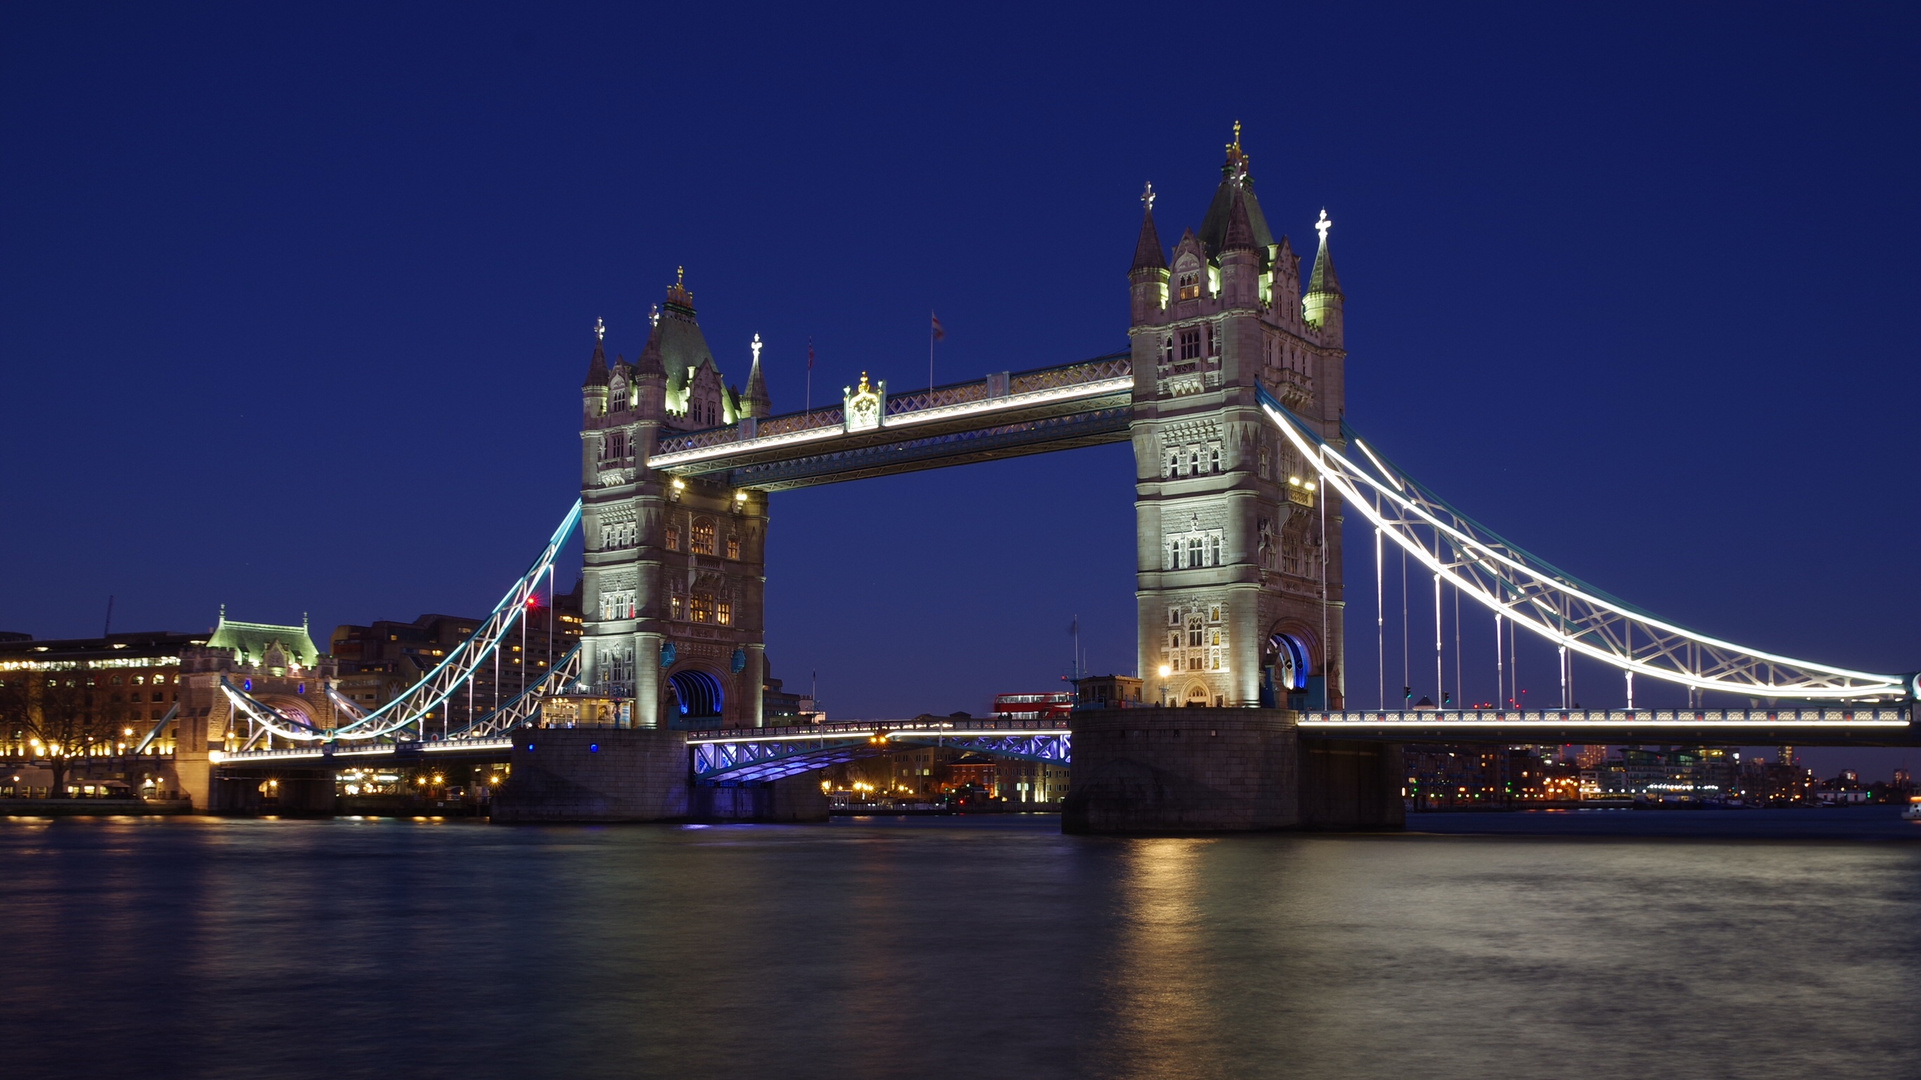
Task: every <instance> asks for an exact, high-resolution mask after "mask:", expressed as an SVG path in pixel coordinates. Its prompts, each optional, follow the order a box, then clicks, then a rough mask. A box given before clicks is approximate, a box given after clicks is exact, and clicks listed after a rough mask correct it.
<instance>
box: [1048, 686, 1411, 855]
mask: <svg viewBox="0 0 1921 1080" xmlns="http://www.w3.org/2000/svg"><path fill="white" fill-rule="evenodd" d="M1298 715H1299V714H1297V713H1294V712H1292V711H1290V710H1287V709H1213V708H1206V709H1202V708H1196V709H1104V710H1087V711H1082V712H1077V713H1075V714H1074V720H1073V731H1074V763H1073V778H1072V780H1071V782H1070V786H1069V788H1068V794H1067V801H1066V804H1065V806H1064V807H1063V809H1062V818H1061V829H1062V831H1063V832H1069V833H1123V834H1126V833H1134V834H1151V833H1173V834H1184V833H1209V832H1250V831H1258V830H1264V829H1329V830H1336V829H1398V828H1401V827H1402V826H1403V825H1404V824H1405V821H1406V816H1405V810H1404V809H1403V803H1402V801H1401V781H1402V773H1401V750H1400V747H1399V746H1396V745H1394V744H1391V743H1377V742H1353V741H1335V740H1329V739H1314V738H1303V737H1301V733H1300V729H1299V727H1298Z"/></svg>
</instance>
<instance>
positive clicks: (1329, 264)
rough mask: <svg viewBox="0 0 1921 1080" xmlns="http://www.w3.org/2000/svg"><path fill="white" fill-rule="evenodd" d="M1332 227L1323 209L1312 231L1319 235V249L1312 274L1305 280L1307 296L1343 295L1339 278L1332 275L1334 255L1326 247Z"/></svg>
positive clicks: (1315, 256) (1315, 255)
mask: <svg viewBox="0 0 1921 1080" xmlns="http://www.w3.org/2000/svg"><path fill="white" fill-rule="evenodd" d="M1333 227H1334V222H1333V221H1331V220H1329V219H1328V216H1327V210H1326V208H1323V209H1322V210H1321V220H1319V221H1317V222H1315V223H1314V230H1315V231H1316V232H1318V233H1320V234H1321V249H1320V250H1319V251H1317V252H1315V253H1314V274H1313V276H1311V277H1309V278H1308V280H1307V291H1308V294H1309V295H1313V294H1314V293H1332V294H1333V295H1335V296H1341V295H1343V294H1342V292H1341V279H1340V276H1339V275H1337V274H1335V273H1334V253H1333V252H1332V251H1330V250H1328V246H1327V233H1328V230H1329V229H1332V228H1333Z"/></svg>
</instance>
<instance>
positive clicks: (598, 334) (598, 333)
mask: <svg viewBox="0 0 1921 1080" xmlns="http://www.w3.org/2000/svg"><path fill="white" fill-rule="evenodd" d="M594 340H595V341H606V340H607V324H606V323H604V322H601V321H600V320H599V319H595V320H594Z"/></svg>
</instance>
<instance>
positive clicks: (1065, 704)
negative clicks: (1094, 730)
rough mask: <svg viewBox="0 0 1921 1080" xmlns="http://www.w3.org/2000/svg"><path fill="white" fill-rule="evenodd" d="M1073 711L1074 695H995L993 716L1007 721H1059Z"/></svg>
mask: <svg viewBox="0 0 1921 1080" xmlns="http://www.w3.org/2000/svg"><path fill="white" fill-rule="evenodd" d="M1073 711H1074V694H1073V692H1072V691H1069V690H1063V691H1060V692H1058V693H1052V694H996V695H994V715H995V716H999V717H1005V718H1007V719H1009V720H1061V721H1065V720H1066V719H1067V717H1068V715H1069V714H1070V713H1072V712H1073Z"/></svg>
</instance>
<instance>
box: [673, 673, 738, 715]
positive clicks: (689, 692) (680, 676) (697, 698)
mask: <svg viewBox="0 0 1921 1080" xmlns="http://www.w3.org/2000/svg"><path fill="white" fill-rule="evenodd" d="M667 685H668V687H669V688H671V689H672V690H673V692H674V703H675V705H676V706H677V707H678V709H679V712H680V716H681V719H683V720H710V719H714V718H716V717H718V716H720V713H721V707H722V706H723V705H725V704H726V695H725V692H724V691H723V690H722V688H721V685H720V679H719V678H718V677H717V676H715V675H714V674H713V673H712V672H709V671H703V670H701V669H700V668H686V669H684V670H681V671H676V672H674V673H673V674H672V675H669V676H667Z"/></svg>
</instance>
